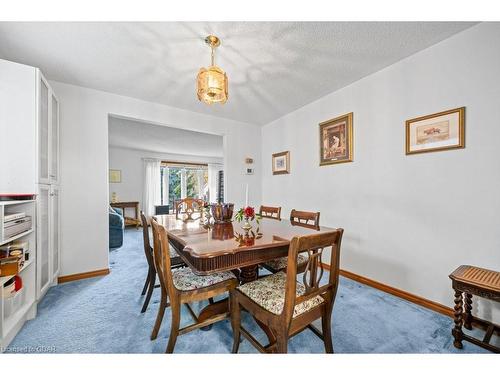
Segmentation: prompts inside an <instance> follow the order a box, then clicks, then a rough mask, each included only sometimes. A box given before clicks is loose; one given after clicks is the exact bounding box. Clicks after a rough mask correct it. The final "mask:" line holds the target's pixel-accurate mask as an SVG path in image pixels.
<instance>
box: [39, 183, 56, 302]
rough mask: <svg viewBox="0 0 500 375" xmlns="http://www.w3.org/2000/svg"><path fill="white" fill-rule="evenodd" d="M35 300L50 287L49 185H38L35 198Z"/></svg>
mask: <svg viewBox="0 0 500 375" xmlns="http://www.w3.org/2000/svg"><path fill="white" fill-rule="evenodd" d="M36 213H37V215H36V216H37V223H36V231H37V236H36V237H37V238H36V243H37V260H36V263H37V264H36V269H37V272H36V281H37V299H40V298H41V297H42V296H43V295H44V294H45V293H46V292H47V290H48V288H49V287H50V284H51V282H52V280H51V278H50V237H51V236H50V233H51V228H50V227H51V225H50V185H39V187H38V197H37V212H36Z"/></svg>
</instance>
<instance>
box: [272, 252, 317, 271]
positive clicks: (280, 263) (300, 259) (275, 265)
mask: <svg viewBox="0 0 500 375" xmlns="http://www.w3.org/2000/svg"><path fill="white" fill-rule="evenodd" d="M308 259H309V256H308V255H307V254H299V255H298V256H297V266H301V265H303V264H306V263H307V260H308ZM287 262H288V258H287V257H281V258H276V259H273V260H270V261H268V262H266V266H268V267H269V268H272V269H273V270H275V271H281V270H284V269H285V268H286V264H287Z"/></svg>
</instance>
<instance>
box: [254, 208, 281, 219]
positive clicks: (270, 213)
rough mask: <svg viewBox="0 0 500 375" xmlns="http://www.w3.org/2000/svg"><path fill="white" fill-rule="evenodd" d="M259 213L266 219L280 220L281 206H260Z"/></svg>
mask: <svg viewBox="0 0 500 375" xmlns="http://www.w3.org/2000/svg"><path fill="white" fill-rule="evenodd" d="M259 215H260V216H261V217H265V218H268V219H275V220H281V207H271V206H260V209H259Z"/></svg>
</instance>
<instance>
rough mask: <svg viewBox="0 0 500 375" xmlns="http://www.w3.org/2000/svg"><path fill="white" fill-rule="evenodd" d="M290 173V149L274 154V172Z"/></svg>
mask: <svg viewBox="0 0 500 375" xmlns="http://www.w3.org/2000/svg"><path fill="white" fill-rule="evenodd" d="M286 173H290V151H283V152H278V153H277V154H273V174H286Z"/></svg>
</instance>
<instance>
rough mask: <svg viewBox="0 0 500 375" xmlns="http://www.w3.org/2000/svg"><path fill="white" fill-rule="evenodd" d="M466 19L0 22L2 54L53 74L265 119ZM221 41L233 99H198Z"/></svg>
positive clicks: (252, 119)
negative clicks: (211, 41)
mask: <svg viewBox="0 0 500 375" xmlns="http://www.w3.org/2000/svg"><path fill="white" fill-rule="evenodd" d="M472 25H474V23H465V22H215V23H213V22H209V23H204V22H188V23H184V22H170V23H169V22H165V23H111V22H106V23H53V22H48V23H17V22H14V23H9V22H2V23H0V58H5V59H8V60H13V61H17V62H21V63H25V64H29V65H34V66H37V67H40V68H41V69H42V71H43V72H44V73H45V74H46V75H47V76H48V78H49V79H53V80H56V81H61V82H66V83H71V84H75V85H81V86H85V87H90V88H94V89H99V90H104V91H108V92H112V93H117V94H121V95H126V96H131V97H135V98H140V99H143V100H147V101H151V102H157V103H163V104H168V105H171V106H175V107H179V108H183V109H188V110H191V111H196V112H202V113H207V114H211V115H215V116H220V117H225V118H230V119H234V120H240V121H245V122H250V123H255V124H266V123H268V122H270V121H272V120H274V119H276V118H278V117H280V116H283V115H284V114H286V113H289V112H291V111H293V110H295V109H297V108H299V107H301V106H303V105H305V104H307V103H310V102H312V101H314V100H316V99H318V98H320V97H321V96H323V95H326V94H328V93H330V92H332V91H334V90H336V89H339V88H341V87H344V86H346V85H348V84H350V83H352V82H354V81H356V80H358V79H360V78H362V77H364V76H366V75H368V74H370V73H373V72H375V71H377V70H380V69H382V68H384V67H386V66H388V65H391V64H392V63H394V62H396V61H398V60H400V59H402V58H404V57H406V56H409V55H411V54H413V53H415V52H417V51H419V50H421V49H424V48H426V47H428V46H430V45H432V44H435V43H437V42H439V41H441V40H443V39H446V38H448V37H449V36H451V35H453V34H455V33H457V32H460V31H461V30H464V29H466V28H468V27H470V26H472ZM209 33H214V34H216V35H218V36H219V37H220V38H221V39H222V45H221V47H220V48H219V49H218V50H217V55H216V63H217V64H218V65H219V66H220V67H221V68H222V69H224V70H225V71H226V72H227V74H228V77H229V101H228V102H227V103H226V104H225V105H223V106H220V105H217V106H207V105H205V104H203V103H200V102H199V101H198V100H197V99H196V94H195V78H196V75H197V73H198V70H199V68H200V67H202V66H206V65H208V63H209V56H210V50H209V48H208V47H207V46H206V45H205V44H204V42H203V39H204V37H205V36H206V35H208V34H209Z"/></svg>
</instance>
